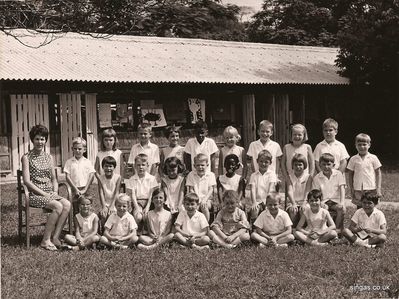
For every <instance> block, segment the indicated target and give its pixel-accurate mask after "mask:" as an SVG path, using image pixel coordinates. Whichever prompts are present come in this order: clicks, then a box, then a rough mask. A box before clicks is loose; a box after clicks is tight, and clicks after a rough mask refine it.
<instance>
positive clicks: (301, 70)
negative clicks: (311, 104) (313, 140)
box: [0, 30, 349, 84]
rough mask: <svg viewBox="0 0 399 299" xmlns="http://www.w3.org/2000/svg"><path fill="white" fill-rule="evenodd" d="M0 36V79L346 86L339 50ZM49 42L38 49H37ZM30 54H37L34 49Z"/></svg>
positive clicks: (126, 38) (122, 38)
mask: <svg viewBox="0 0 399 299" xmlns="http://www.w3.org/2000/svg"><path fill="white" fill-rule="evenodd" d="M14 34H17V35H19V36H20V38H19V39H20V40H21V41H22V42H23V43H24V44H25V45H23V44H21V43H20V42H19V41H18V40H16V39H15V38H14V37H12V36H7V35H6V34H4V33H0V79H10V80H50V81H51V80H58V81H97V82H150V83H157V82H163V83H166V82H169V83H172V82H176V83H183V82H185V83H231V84H235V83H237V84H348V83H349V81H348V79H346V78H343V77H340V76H339V75H338V74H337V70H338V68H337V67H336V66H335V65H334V61H335V59H336V56H337V53H338V49H335V48H321V47H300V46H287V45H272V44H257V43H240V42H226V41H213V40H200V39H182V38H161V37H138V36H126V35H125V36H116V35H114V36H111V37H107V38H105V37H103V38H98V37H97V38H94V37H91V36H89V35H80V34H76V33H66V34H54V35H53V34H51V35H48V34H37V33H30V32H28V31H25V30H17V31H14ZM49 39H54V40H53V41H52V42H50V43H48V44H47V45H45V46H41V47H37V46H39V45H40V44H42V43H43V42H46V40H47V41H48V40H49ZM26 45H29V47H28V46H26ZM34 47H37V48H34Z"/></svg>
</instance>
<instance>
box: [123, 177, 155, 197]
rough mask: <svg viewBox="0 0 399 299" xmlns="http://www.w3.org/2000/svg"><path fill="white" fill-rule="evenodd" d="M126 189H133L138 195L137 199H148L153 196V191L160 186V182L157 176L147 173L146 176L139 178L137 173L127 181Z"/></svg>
mask: <svg viewBox="0 0 399 299" xmlns="http://www.w3.org/2000/svg"><path fill="white" fill-rule="evenodd" d="M125 184H126V189H130V190H132V194H135V195H136V198H137V199H148V198H150V196H151V191H152V190H153V189H154V188H156V187H158V186H159V184H158V182H157V179H156V178H155V176H153V175H151V174H149V173H148V172H146V173H145V175H144V177H142V178H139V176H138V175H137V173H136V174H135V175H133V176H132V177H130V178H129V179H128V180H126V181H125Z"/></svg>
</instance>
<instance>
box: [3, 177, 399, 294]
mask: <svg viewBox="0 0 399 299" xmlns="http://www.w3.org/2000/svg"><path fill="white" fill-rule="evenodd" d="M383 181H384V184H383V191H384V197H385V198H384V200H391V201H399V198H398V196H399V184H398V182H399V172H398V171H397V170H392V171H389V172H384V177H383ZM16 198H17V195H16V190H15V184H10V185H2V186H1V233H2V236H1V241H2V247H1V258H2V259H1V274H2V275H1V295H2V298H25V297H30V298H83V297H87V298H94V297H104V298H105V297H107V296H110V297H111V298H118V297H139V298H140V297H148V298H159V297H172V298H186V297H198V298H209V297H211V298H212V297H221V298H225V297H234V298H238V297H239V298H257V297H266V298H293V297H296V298H393V297H395V298H398V297H399V275H398V268H399V233H398V232H399V231H398V230H395V227H396V226H397V225H398V224H399V210H384V213H385V215H386V218H387V221H388V226H389V229H388V241H387V244H386V246H385V248H383V249H378V250H376V249H367V248H358V247H352V246H346V245H341V246H328V247H323V248H313V247H290V248H265V249H259V248H257V247H254V246H246V247H242V248H239V249H235V250H231V251H227V250H222V249H216V250H211V251H207V252H198V251H193V250H185V249H178V248H172V249H159V250H157V251H153V252H141V251H137V250H128V251H82V252H78V253H73V252H48V251H44V250H41V249H39V248H38V244H39V242H40V233H39V232H38V234H39V236H37V237H35V238H33V247H32V249H30V250H26V249H25V248H24V247H20V246H19V243H18V238H17V200H16ZM353 212H354V210H353V209H352V210H351V209H349V210H348V216H347V219H346V223H347V222H348V219H349V216H351V215H352V214H353Z"/></svg>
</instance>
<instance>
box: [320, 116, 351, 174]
mask: <svg viewBox="0 0 399 299" xmlns="http://www.w3.org/2000/svg"><path fill="white" fill-rule="evenodd" d="M337 133H338V123H337V122H336V121H335V120H334V119H332V118H327V119H326V120H325V121H324V122H323V136H324V140H323V141H322V142H320V143H319V144H318V145H317V146H316V148H315V150H314V152H313V155H314V159H315V166H316V173H319V172H320V171H321V169H320V166H319V160H320V156H321V155H322V154H324V153H330V154H331V155H333V156H334V161H335V166H334V167H335V169H338V170H339V171H341V172H342V173H344V172H345V169H346V164H347V163H348V162H347V159H348V158H349V154H348V152H347V150H346V147H345V145H344V144H343V143H342V142H339V141H338V140H336V139H335V136H336V135H337Z"/></svg>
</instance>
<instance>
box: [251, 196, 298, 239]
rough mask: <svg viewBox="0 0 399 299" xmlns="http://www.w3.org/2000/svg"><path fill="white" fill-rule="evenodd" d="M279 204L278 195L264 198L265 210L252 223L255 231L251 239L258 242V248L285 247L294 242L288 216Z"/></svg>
mask: <svg viewBox="0 0 399 299" xmlns="http://www.w3.org/2000/svg"><path fill="white" fill-rule="evenodd" d="M280 202H281V196H280V195H278V194H276V193H273V194H269V195H268V196H267V198H266V207H267V210H265V211H263V212H262V213H261V214H260V215H259V217H258V218H257V219H256V221H255V223H254V227H255V231H254V232H253V233H252V234H251V238H252V239H253V240H254V241H256V242H259V247H265V246H266V245H271V246H281V247H287V246H288V243H289V242H292V241H294V235H293V234H292V222H291V219H290V216H289V215H288V213H287V212H285V211H283V210H281V209H280V208H279V205H280Z"/></svg>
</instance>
